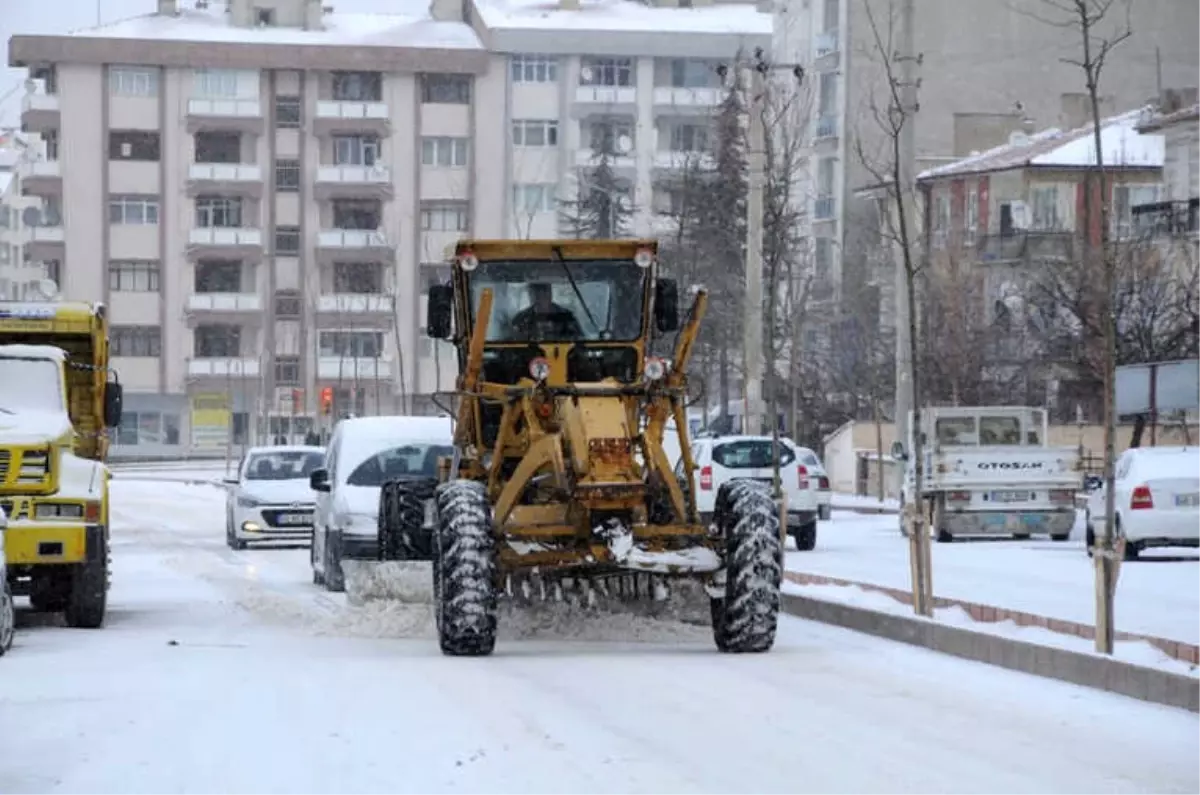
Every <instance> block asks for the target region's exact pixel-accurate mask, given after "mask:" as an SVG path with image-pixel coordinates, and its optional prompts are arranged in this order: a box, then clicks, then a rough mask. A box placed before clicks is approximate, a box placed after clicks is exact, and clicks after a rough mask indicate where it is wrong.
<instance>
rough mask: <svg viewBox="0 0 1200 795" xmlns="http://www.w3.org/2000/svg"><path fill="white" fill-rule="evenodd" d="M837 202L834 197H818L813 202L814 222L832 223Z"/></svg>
mask: <svg viewBox="0 0 1200 795" xmlns="http://www.w3.org/2000/svg"><path fill="white" fill-rule="evenodd" d="M836 207H837V202H836V201H834V198H833V197H832V196H818V197H817V198H816V200H815V201H814V202H813V220H814V221H832V220H833V213H834V210H835V209H836Z"/></svg>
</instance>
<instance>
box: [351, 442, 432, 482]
mask: <svg viewBox="0 0 1200 795" xmlns="http://www.w3.org/2000/svg"><path fill="white" fill-rule="evenodd" d="M451 455H454V448H453V447H452V446H451V445H448V444H406V445H403V446H402V447H392V448H390V449H388V450H383V451H380V452H378V453H376V454H375V455H373V456H371V457H370V458H368V459H367V460H366V461H363V462H362V463H361V464H359V465H358V466H357V467H356V468H355V470H354V471H353V472H351V473H350V477H349V478H347V479H346V484H347V485H349V486H382V485H383V484H384V482H386V481H388V480H393V479H395V478H402V477H427V478H432V477H436V476H437V462H438V459H439V458H441V457H443V456H451Z"/></svg>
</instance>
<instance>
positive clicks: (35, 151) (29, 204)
mask: <svg viewBox="0 0 1200 795" xmlns="http://www.w3.org/2000/svg"><path fill="white" fill-rule="evenodd" d="M41 161H42V146H41V142H40V141H39V140H38V138H37V136H35V135H27V134H25V133H21V132H19V131H16V130H0V301H5V300H10V301H19V300H23V299H25V298H26V297H28V296H29V295H30V293H31V292H33V291H38V294H40V288H41V286H42V285H41V283H42V280H43V279H45V278H46V277H47V276H54V274H53V273H47V268H46V266H45V265H43V264H42V263H40V262H35V261H31V260H29V259H28V258H27V256H26V243H28V241H29V237H30V235H31V234H32V232H33V229H34V228H35V227H36V226H38V225H40V224H41V223H42V222H43V220H44V218H43V214H42V206H41V201H40V200H39V199H38V198H37V197H36V196H27V195H25V194H24V193H23V192H22V190H21V176H22V175H23V174H28V173H31V172H34V171H36V170H37V169H38V168H39V165H38V164H39V163H40V162H41ZM31 222H32V223H31Z"/></svg>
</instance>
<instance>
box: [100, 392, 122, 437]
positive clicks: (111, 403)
mask: <svg viewBox="0 0 1200 795" xmlns="http://www.w3.org/2000/svg"><path fill="white" fill-rule="evenodd" d="M122 394H123V393H122V389H121V385H120V384H118V383H117V382H116V381H109V382H108V383H106V384H105V385H104V425H105V427H108V428H116V427H117V426H118V425H120V424H121V406H122Z"/></svg>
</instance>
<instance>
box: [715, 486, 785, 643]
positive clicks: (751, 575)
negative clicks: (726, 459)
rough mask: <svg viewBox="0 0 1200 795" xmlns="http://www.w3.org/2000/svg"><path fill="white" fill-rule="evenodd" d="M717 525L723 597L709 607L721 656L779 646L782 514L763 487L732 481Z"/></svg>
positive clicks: (721, 498) (721, 497)
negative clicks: (721, 541)
mask: <svg viewBox="0 0 1200 795" xmlns="http://www.w3.org/2000/svg"><path fill="white" fill-rule="evenodd" d="M714 519H715V523H716V525H717V527H718V528H720V530H721V531H722V533H723V534H724V536H725V545H726V546H725V550H726V551H725V596H724V597H723V598H717V599H713V600H712V602H711V609H712V623H713V640H714V641H715V642H716V645H717V648H718V649H719V650H721V651H723V652H731V653H745V652H751V653H754V652H765V651H769V650H770V649H771V647H772V646H774V645H775V630H776V627H777V625H778V623H779V603H780V597H779V591H780V585H781V583H782V580H783V543H782V541H781V539H780V533H779V512H778V511H777V510H776V508H775V501H774V500H772V499H771V492H770V491H769V489H768V487H767V486H765V485H764V484H761V483H757V482H755V481H748V480H734V481H731V482H729V483H726V484H724V485H722V486H721V489H720V491H719V492H718V493H717V513H716V515H715V517H714Z"/></svg>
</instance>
